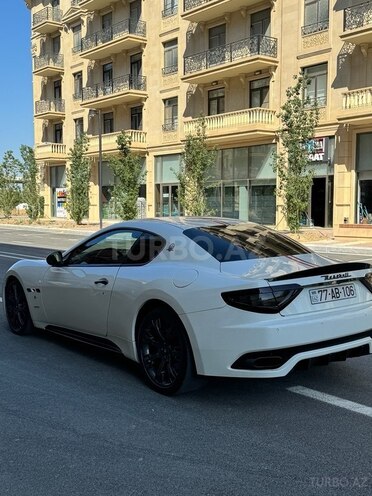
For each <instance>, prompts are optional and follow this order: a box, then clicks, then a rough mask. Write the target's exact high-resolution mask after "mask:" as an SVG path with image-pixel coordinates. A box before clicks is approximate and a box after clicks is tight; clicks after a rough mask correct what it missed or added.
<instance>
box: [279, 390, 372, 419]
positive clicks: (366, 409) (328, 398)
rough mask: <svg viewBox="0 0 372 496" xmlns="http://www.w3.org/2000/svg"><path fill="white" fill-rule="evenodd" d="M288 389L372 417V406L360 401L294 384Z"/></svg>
mask: <svg viewBox="0 0 372 496" xmlns="http://www.w3.org/2000/svg"><path fill="white" fill-rule="evenodd" d="M287 390H288V391H291V392H292V393H297V394H301V395H302V396H307V397H308V398H312V399H313V400H318V401H323V402H324V403H328V404H330V405H333V406H338V407H340V408H345V409H346V410H350V411H351V412H355V413H361V414H362V415H367V417H371V418H372V408H371V407H370V406H366V405H362V404H360V403H355V402H354V401H349V400H344V399H342V398H339V397H338V396H333V395H331V394H326V393H321V392H320V391H316V390H315V389H309V388H307V387H303V386H294V387H290V388H287Z"/></svg>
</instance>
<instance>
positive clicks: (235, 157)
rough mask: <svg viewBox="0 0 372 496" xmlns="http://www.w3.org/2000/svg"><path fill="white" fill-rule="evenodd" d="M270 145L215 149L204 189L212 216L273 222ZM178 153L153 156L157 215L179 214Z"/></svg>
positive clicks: (179, 160)
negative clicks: (213, 159) (214, 157)
mask: <svg viewBox="0 0 372 496" xmlns="http://www.w3.org/2000/svg"><path fill="white" fill-rule="evenodd" d="M275 146H276V145H273V144H268V145H257V146H251V147H240V148H229V149H224V150H220V151H218V152H217V156H216V162H215V165H214V167H213V168H212V169H211V170H210V172H209V175H208V178H209V181H208V183H209V185H208V188H207V190H206V194H207V202H208V207H209V208H210V210H211V214H212V215H215V216H223V217H230V218H236V219H242V220H252V221H255V222H260V223H264V224H271V225H272V224H275V195H274V192H275V183H276V179H275V173H274V171H273V169H272V157H273V152H274V151H275ZM180 163H181V155H179V154H175V155H167V156H161V157H156V159H155V182H156V195H155V196H156V198H155V202H156V215H157V216H169V215H178V214H179V212H180V206H179V204H178V199H177V184H178V182H177V177H176V175H175V171H178V170H179V167H180Z"/></svg>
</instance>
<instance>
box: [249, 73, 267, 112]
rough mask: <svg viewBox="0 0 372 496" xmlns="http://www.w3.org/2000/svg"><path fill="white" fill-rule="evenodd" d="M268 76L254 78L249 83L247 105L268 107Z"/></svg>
mask: <svg viewBox="0 0 372 496" xmlns="http://www.w3.org/2000/svg"><path fill="white" fill-rule="evenodd" d="M269 89H270V78H263V79H256V80H255V81H251V82H250V84H249V107H250V108H257V107H262V108H269Z"/></svg>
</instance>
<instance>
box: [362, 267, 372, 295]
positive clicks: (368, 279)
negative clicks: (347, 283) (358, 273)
mask: <svg viewBox="0 0 372 496" xmlns="http://www.w3.org/2000/svg"><path fill="white" fill-rule="evenodd" d="M361 281H362V283H363V284H364V285H365V287H366V288H367V289H368V290H369V291H371V293H372V272H368V274H366V275H365V276H364V277H363V279H361Z"/></svg>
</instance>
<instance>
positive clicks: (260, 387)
mask: <svg viewBox="0 0 372 496" xmlns="http://www.w3.org/2000/svg"><path fill="white" fill-rule="evenodd" d="M12 233H13V234H12V240H11V242H12V244H10V243H9V242H6V241H5V235H3V231H2V230H1V232H0V241H1V243H2V244H1V245H0V281H1V282H2V279H3V275H4V272H5V270H6V269H7V267H8V266H10V265H11V264H12V263H13V262H14V261H15V260H16V258H17V257H18V256H19V257H25V256H26V257H27V256H29V257H43V256H45V254H46V253H48V252H50V248H57V247H62V244H67V236H70V234H69V233H64V234H62V235H61V236H60V237H59V236H57V238H58V239H55V240H53V241H51V235H48V236H46V235H45V233H44V234H40V235H39V234H37V233H36V232H33V234H32V236H36V238H35V239H36V240H37V241H38V245H35V246H46V244H47V245H48V249H42V248H34V247H32V246H30V245H29V244H27V243H29V242H30V240H31V233H29V235H28V237H27V238H24V239H23V241H22V236H20V237H19V238H17V236H18V235H17V234H15V231H12ZM19 234H22V232H20V233H19ZM53 236H54V235H53ZM25 241H26V242H27V243H26V244H25ZM32 242H33V243H34V241H32ZM52 245H53V246H52ZM62 304H63V301H61V305H62ZM0 340H1V346H0V460H1V463H0V494H1V495H10V496H75V495H76V496H77V495H79V496H82V495H84V496H85V495H87V496H106V495H107V496H111V495H112V496H150V495H151V496H157V495H159V496H160V495H165V496H167V495H181V496H183V495H185V496H191V495H195V496H207V495H208V496H230V495H231V496H233V495H239V496H247V495H255V496H266V495H268V496H281V495H283V496H291V495H293V496H298V495H300V494H301V496H307V495H309V496H313V495H354V494H355V495H371V494H372V464H371V459H372V381H371V370H372V358H371V357H362V358H357V359H351V360H348V361H347V362H345V363H334V364H330V365H329V366H327V367H316V368H312V369H310V370H307V371H296V372H294V373H292V374H291V375H289V376H287V377H286V378H283V379H275V380H260V381H258V380H226V379H213V380H210V381H208V383H207V384H206V385H205V386H204V387H203V388H202V389H200V390H198V391H195V392H192V393H189V394H187V395H181V396H177V397H172V398H166V397H162V396H160V395H158V394H156V393H153V392H152V391H150V390H149V389H147V388H146V386H144V384H143V383H142V381H141V378H140V376H139V374H138V371H137V369H136V367H135V365H134V364H132V363H131V362H129V361H127V360H125V359H123V358H121V357H120V356H116V355H113V354H110V353H108V352H102V351H99V350H96V349H93V348H91V347H88V346H84V345H80V344H76V343H73V342H68V341H66V340H64V339H61V338H57V337H54V336H50V335H46V334H44V333H41V332H40V333H37V334H35V335H32V336H28V337H18V336H15V335H13V334H11V333H10V332H9V331H8V330H7V326H6V323H5V318H4V313H3V310H2V309H1V310H0ZM298 387H301V388H302V389H298ZM291 388H297V389H292V390H291ZM326 395H328V396H326ZM311 396H312V397H311ZM345 400H347V401H348V402H347V401H345Z"/></svg>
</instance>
